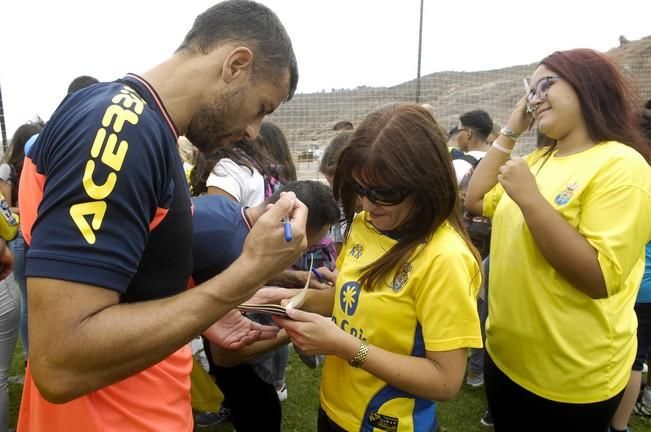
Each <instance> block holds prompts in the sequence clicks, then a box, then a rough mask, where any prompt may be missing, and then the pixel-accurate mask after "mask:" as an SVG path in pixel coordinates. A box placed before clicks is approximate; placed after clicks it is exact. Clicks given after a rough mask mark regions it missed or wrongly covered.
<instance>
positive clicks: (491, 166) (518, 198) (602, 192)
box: [466, 49, 651, 431]
mask: <svg viewBox="0 0 651 432" xmlns="http://www.w3.org/2000/svg"><path fill="white" fill-rule="evenodd" d="M530 82H531V88H530V91H529V93H528V94H527V95H526V96H524V97H523V98H522V99H521V100H520V101H519V102H518V103H517V104H516V106H515V109H514V110H513V113H512V114H511V116H510V118H509V120H508V123H507V126H506V127H505V128H503V129H502V131H501V135H500V136H499V137H498V139H497V140H496V141H495V143H494V144H493V146H492V148H491V150H490V151H489V152H488V154H487V155H486V157H485V158H484V159H483V160H482V163H481V164H480V165H479V166H478V167H477V169H476V170H475V173H474V175H473V177H472V180H471V182H470V187H469V189H468V194H467V196H466V207H467V208H469V209H471V210H472V211H475V212H480V213H483V215H484V216H488V217H492V220H493V232H492V235H493V237H492V243H491V261H490V266H491V267H490V280H489V284H490V287H491V294H490V298H489V310H490V314H489V317H488V321H487V324H486V333H487V340H486V350H487V358H486V361H485V373H484V375H485V382H486V392H487V396H488V405H489V408H490V410H491V412H492V414H493V418H494V421H495V428H496V430H498V431H499V430H505V431H510V430H520V429H521V428H523V427H525V426H524V425H529V424H535V425H536V428H538V429H539V430H586V431H607V430H608V427H609V422H610V419H611V418H612V416H613V414H614V412H615V410H616V408H617V405H618V403H619V400H620V399H621V396H622V393H623V391H624V388H625V387H626V383H627V381H628V377H629V374H630V371H631V364H632V363H633V360H634V357H635V352H636V349H635V330H636V326H637V322H636V319H635V314H634V312H633V305H634V303H635V297H636V293H637V289H638V287H639V285H640V280H641V277H642V273H643V270H644V245H645V244H646V242H648V241H649V239H651V224H649V220H650V219H651V168H650V167H649V161H650V160H651V153H650V151H649V143H648V142H647V141H646V140H645V139H644V138H643V137H642V135H641V133H640V128H639V126H638V124H637V121H636V119H637V117H636V110H637V107H636V106H635V102H636V101H637V98H636V97H635V94H634V92H633V91H632V90H631V88H630V86H629V84H628V83H627V81H626V80H625V78H624V77H623V75H622V73H621V72H620V70H619V68H618V67H617V66H616V64H615V63H614V62H613V61H612V60H611V59H609V58H608V57H606V56H605V55H603V54H600V53H597V52H595V51H592V50H586V49H577V50H571V51H564V52H555V53H554V54H552V55H550V56H548V57H546V58H545V59H543V61H542V62H541V63H540V65H539V66H538V68H537V69H536V70H535V72H534V74H533V76H532V77H531V81H530ZM534 122H535V123H537V128H538V129H539V131H540V132H541V133H543V134H544V135H545V136H547V137H548V138H550V139H551V141H550V145H548V146H543V147H542V148H539V149H537V150H536V151H534V152H533V153H532V154H530V155H529V156H527V157H526V158H510V153H511V150H512V149H513V147H514V145H515V142H516V140H517V138H518V136H519V135H520V134H521V133H523V132H525V131H526V130H527V129H528V128H529V127H530V126H531V125H532V123H534ZM538 429H537V430H538Z"/></svg>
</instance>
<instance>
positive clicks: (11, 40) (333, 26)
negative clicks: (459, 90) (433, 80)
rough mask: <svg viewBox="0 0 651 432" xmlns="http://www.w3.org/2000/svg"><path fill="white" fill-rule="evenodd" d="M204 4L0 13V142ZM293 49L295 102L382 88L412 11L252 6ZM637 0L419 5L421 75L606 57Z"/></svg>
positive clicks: (636, 11)
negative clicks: (566, 57)
mask: <svg viewBox="0 0 651 432" xmlns="http://www.w3.org/2000/svg"><path fill="white" fill-rule="evenodd" d="M214 3H215V1H214V0H212V1H210V0H186V1H183V2H179V1H176V2H171V1H168V0H159V1H150V0H128V1H127V0H105V1H97V0H84V1H78V0H58V1H52V0H38V1H30V0H20V1H3V2H2V4H1V5H0V38H1V42H0V87H1V88H2V98H3V103H4V113H5V121H6V123H7V129H8V131H7V132H8V136H9V137H11V135H12V134H13V131H14V130H15V129H16V128H17V127H18V126H19V125H20V124H22V123H24V122H26V121H28V120H30V119H33V118H34V116H35V115H39V116H41V117H42V118H43V119H45V120H47V119H48V118H49V117H50V115H51V114H52V112H53V111H54V109H55V108H56V106H57V105H58V103H59V102H60V100H61V99H62V97H63V96H64V95H65V93H66V90H67V87H68V84H69V83H70V81H71V80H72V79H73V78H75V77H77V76H79V75H92V76H95V77H97V78H98V79H100V80H101V81H111V80H114V79H117V78H120V77H122V76H123V75H124V74H125V73H127V72H135V73H143V72H145V71H147V70H148V69H149V68H151V67H153V66H155V65H156V64H158V63H160V62H162V61H164V60H166V59H167V58H168V57H169V56H171V55H172V53H173V52H174V50H175V49H176V48H177V47H178V45H179V44H180V42H181V40H182V39H183V37H184V35H185V33H186V32H187V31H188V30H189V28H190V27H191V25H192V22H193V21H194V18H195V17H196V15H198V14H199V13H201V12H202V11H203V10H205V9H207V8H208V7H210V6H211V5H212V4H214ZM262 3H264V4H266V5H267V6H269V7H270V8H272V9H273V10H274V11H275V12H276V13H277V15H278V16H279V17H280V19H281V21H282V22H283V23H284V25H285V27H286V28H287V31H288V33H289V35H290V37H291V38H292V42H293V44H294V50H295V52H296V57H297V59H298V65H299V74H300V79H299V84H298V92H299V93H306V92H314V91H319V90H321V89H326V90H330V89H332V88H335V89H338V88H355V87H358V86H361V85H366V86H392V85H396V84H399V83H401V82H404V81H408V80H411V79H414V78H415V77H416V73H417V60H418V29H419V15H420V3H421V2H420V0H262ZM649 16H651V1H648V0H617V1H613V0H611V1H602V0H592V1H585V0H544V1H537V2H523V1H516V0H493V1H488V0H465V1H449V0H448V1H437V0H424V8H423V40H422V47H423V48H422V59H421V75H427V74H430V73H433V72H438V71H444V70H458V71H474V70H488V69H494V68H499V67H507V66H513V65H517V64H529V63H533V62H536V61H539V60H540V59H542V58H543V57H545V56H546V55H547V54H550V53H551V52H553V51H556V50H560V49H571V48H579V47H581V48H593V49H597V50H608V49H610V48H613V47H616V46H617V45H618V38H619V35H622V34H623V35H625V36H626V37H627V38H628V39H630V40H634V39H639V38H642V37H646V36H649V35H651V25H650V24H649Z"/></svg>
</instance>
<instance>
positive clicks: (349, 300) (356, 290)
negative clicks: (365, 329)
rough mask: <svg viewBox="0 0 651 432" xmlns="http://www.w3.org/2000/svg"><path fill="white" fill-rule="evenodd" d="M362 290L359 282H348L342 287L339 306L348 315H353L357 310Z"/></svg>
mask: <svg viewBox="0 0 651 432" xmlns="http://www.w3.org/2000/svg"><path fill="white" fill-rule="evenodd" d="M361 292H362V290H361V289H360V287H359V283H357V282H346V283H345V284H343V286H342V287H341V291H340V293H339V306H341V310H342V311H343V312H344V313H345V314H346V315H348V316H352V315H353V314H354V313H355V311H356V310H357V305H358V304H359V294H360V293H361Z"/></svg>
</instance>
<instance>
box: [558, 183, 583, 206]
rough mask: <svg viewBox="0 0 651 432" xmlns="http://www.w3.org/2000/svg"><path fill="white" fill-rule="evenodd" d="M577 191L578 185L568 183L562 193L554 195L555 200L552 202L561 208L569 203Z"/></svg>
mask: <svg viewBox="0 0 651 432" xmlns="http://www.w3.org/2000/svg"><path fill="white" fill-rule="evenodd" d="M577 189H579V185H578V184H577V183H570V184H568V185H567V186H565V189H564V190H563V192H561V193H559V194H558V195H556V198H555V199H554V202H555V203H556V204H558V205H559V206H563V205H565V204H567V203H568V202H570V200H571V199H572V197H573V196H574V193H575V192H576V191H577Z"/></svg>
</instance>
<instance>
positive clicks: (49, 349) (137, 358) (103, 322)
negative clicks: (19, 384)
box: [30, 263, 261, 402]
mask: <svg viewBox="0 0 651 432" xmlns="http://www.w3.org/2000/svg"><path fill="white" fill-rule="evenodd" d="M260 285H261V281H260V280H258V279H257V278H255V275H252V272H251V271H250V270H248V268H247V267H246V266H245V265H242V264H241V263H236V264H234V265H233V266H231V267H230V268H229V269H227V270H226V271H224V272H223V273H222V274H220V275H218V276H216V277H215V278H213V279H210V280H209V281H207V282H206V283H204V284H201V285H200V286H198V287H196V288H194V289H192V290H187V291H185V292H183V293H181V294H178V295H176V296H173V297H169V298H165V299H160V300H154V301H145V302H140V303H133V304H110V305H107V306H105V307H99V308H98V305H99V304H100V303H101V302H102V301H104V299H100V300H99V302H96V303H93V304H91V305H90V306H92V307H90V310H93V309H95V310H96V311H95V312H94V313H92V314H90V315H88V316H85V317H84V316H79V315H78V316H77V317H76V320H75V319H73V320H72V321H76V323H77V324H76V325H72V324H71V321H65V320H64V321H60V320H50V319H48V317H49V316H51V315H52V314H60V313H61V312H62V311H61V310H60V309H65V308H71V307H74V303H76V300H77V299H76V298H77V297H79V299H83V298H84V297H87V295H88V293H89V290H97V291H100V292H101V293H102V295H104V294H107V295H113V294H114V293H110V292H107V290H98V289H97V288H95V287H89V286H87V285H81V284H71V283H69V282H65V281H53V280H46V279H34V280H30V288H32V291H33V292H34V294H35V295H34V296H32V294H31V293H30V301H31V300H32V297H34V300H35V301H34V302H33V308H32V304H31V303H30V308H31V309H32V314H30V330H31V331H30V333H31V334H30V337H31V341H30V342H32V343H31V345H32V346H31V347H30V350H31V353H30V361H31V365H32V372H33V374H34V377H35V381H36V383H37V385H38V386H39V389H40V390H41V392H42V393H43V394H44V396H45V397H46V399H48V400H51V401H54V402H66V401H68V400H71V399H73V398H76V397H79V396H81V395H83V394H86V393H89V392H91V391H93V390H97V389H99V388H101V387H104V386H107V385H109V384H112V383H115V382H117V381H120V380H122V379H124V378H127V377H129V376H131V375H133V374H135V373H137V372H139V371H142V370H144V369H146V368H148V367H150V366H152V365H154V364H156V363H158V362H160V361H161V360H163V359H165V358H166V357H168V356H169V355H170V354H172V353H173V352H175V351H176V350H178V349H179V348H180V347H182V346H183V345H184V344H185V343H187V342H189V341H190V340H191V339H192V338H194V337H195V336H196V335H198V334H199V333H201V332H202V331H204V330H205V329H207V328H208V327H209V326H210V325H211V324H213V323H214V322H215V321H217V320H218V319H219V318H221V317H222V316H223V315H224V314H226V313H227V312H228V311H230V310H231V309H233V308H234V307H235V306H237V305H238V304H239V303H241V302H242V301H244V300H246V299H247V298H248V297H250V295H251V294H252V293H253V292H254V291H255V290H256V288H257V287H259V286H260ZM59 292H67V293H68V294H69V295H68V296H66V297H65V299H66V300H67V301H61V302H55V303H54V304H53V303H52V302H50V304H44V302H43V301H40V300H41V298H42V299H47V298H52V296H57V295H59V294H58V293H59ZM43 294H45V295H44V296H43ZM80 301H83V300H80ZM86 306H88V305H84V307H82V308H81V310H89V308H87V307H86ZM61 335H66V336H65V337H62V336H61ZM55 340H56V341H57V343H56V344H54V343H53V342H52V341H55Z"/></svg>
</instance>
